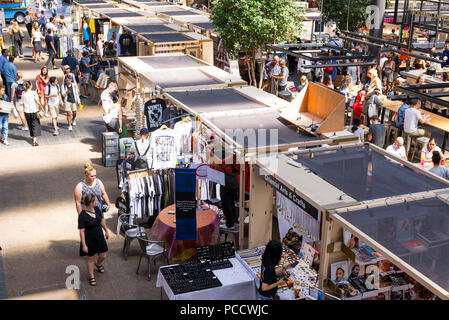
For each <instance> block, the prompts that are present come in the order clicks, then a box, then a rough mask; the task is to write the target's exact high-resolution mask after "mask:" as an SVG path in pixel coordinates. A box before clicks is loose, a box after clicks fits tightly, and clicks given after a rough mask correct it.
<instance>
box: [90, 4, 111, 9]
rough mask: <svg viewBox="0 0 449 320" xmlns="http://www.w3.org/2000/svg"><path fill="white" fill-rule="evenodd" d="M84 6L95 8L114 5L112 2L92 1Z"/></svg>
mask: <svg viewBox="0 0 449 320" xmlns="http://www.w3.org/2000/svg"><path fill="white" fill-rule="evenodd" d="M84 6H85V7H86V8H88V9H92V10H95V9H106V8H110V7H111V6H112V5H111V4H110V3H90V4H86V5H84Z"/></svg>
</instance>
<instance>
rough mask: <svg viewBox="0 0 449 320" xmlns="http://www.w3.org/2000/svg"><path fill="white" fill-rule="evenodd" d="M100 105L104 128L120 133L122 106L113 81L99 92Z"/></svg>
mask: <svg viewBox="0 0 449 320" xmlns="http://www.w3.org/2000/svg"><path fill="white" fill-rule="evenodd" d="M101 107H102V110H103V120H104V122H105V125H106V130H107V131H108V132H117V133H118V134H120V133H122V108H121V107H120V104H119V103H118V86H117V83H116V82H115V81H110V82H109V84H108V86H107V87H106V89H105V90H104V91H103V93H102V94H101Z"/></svg>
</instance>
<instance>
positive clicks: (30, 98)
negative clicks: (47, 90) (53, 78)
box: [22, 81, 43, 147]
mask: <svg viewBox="0 0 449 320" xmlns="http://www.w3.org/2000/svg"><path fill="white" fill-rule="evenodd" d="M31 88H32V85H31V82H30V81H27V82H25V85H24V89H25V92H24V93H23V95H22V102H23V112H24V113H25V118H26V120H27V124H28V128H29V130H30V136H31V139H32V145H33V146H34V147H36V146H38V143H37V139H36V137H39V136H40V135H41V122H40V120H39V117H38V112H39V109H40V110H41V111H42V110H43V106H42V105H41V103H40V100H39V96H38V95H37V93H36V91H33V90H31Z"/></svg>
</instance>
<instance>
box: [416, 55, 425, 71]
mask: <svg viewBox="0 0 449 320" xmlns="http://www.w3.org/2000/svg"><path fill="white" fill-rule="evenodd" d="M413 68H414V69H415V70H422V69H425V68H426V63H425V62H424V60H423V59H418V58H416V59H415V61H414V62H413Z"/></svg>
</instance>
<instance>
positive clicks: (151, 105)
mask: <svg viewBox="0 0 449 320" xmlns="http://www.w3.org/2000/svg"><path fill="white" fill-rule="evenodd" d="M143 108H144V109H143V112H144V114H145V116H146V118H147V128H148V130H149V131H150V132H153V131H155V130H157V129H159V127H160V126H162V124H163V112H164V110H165V109H166V108H167V104H166V103H165V100H163V99H159V98H158V99H152V100H148V101H147V102H145V104H144V106H143Z"/></svg>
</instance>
